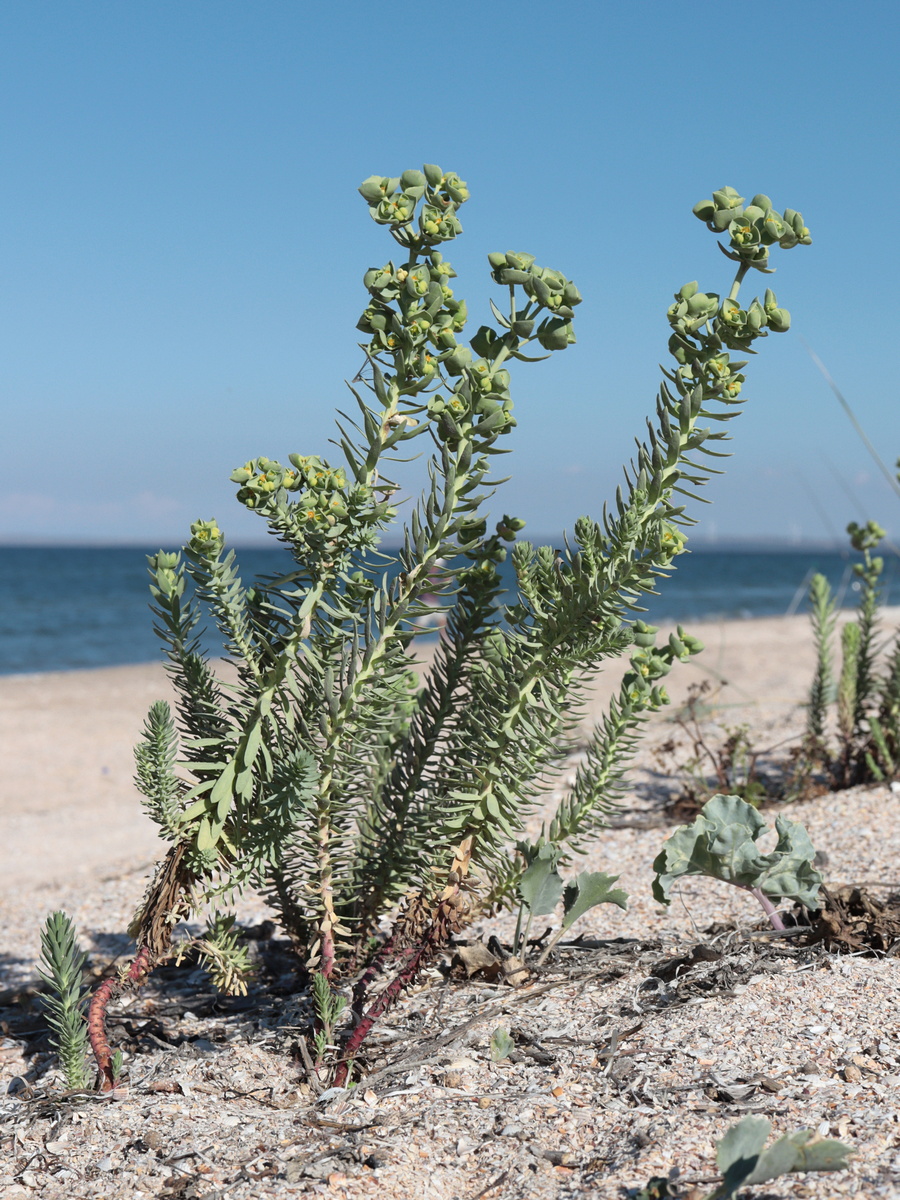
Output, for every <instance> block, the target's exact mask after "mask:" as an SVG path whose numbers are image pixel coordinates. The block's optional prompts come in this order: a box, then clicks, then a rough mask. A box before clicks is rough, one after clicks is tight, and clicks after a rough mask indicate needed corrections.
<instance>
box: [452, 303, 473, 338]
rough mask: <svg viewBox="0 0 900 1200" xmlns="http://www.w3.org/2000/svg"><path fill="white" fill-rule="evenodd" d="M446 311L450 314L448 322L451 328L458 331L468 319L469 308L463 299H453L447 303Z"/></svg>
mask: <svg viewBox="0 0 900 1200" xmlns="http://www.w3.org/2000/svg"><path fill="white" fill-rule="evenodd" d="M447 311H448V312H449V313H450V314H451V315H452V318H453V319H452V320H451V322H450V327H451V329H453V330H454V332H456V333H459V332H460V331H461V330H462V329H464V328H465V324H466V321H467V320H468V319H469V309H468V306H467V305H466V302H465V300H453V301H452V302H450V303H448V304H447Z"/></svg>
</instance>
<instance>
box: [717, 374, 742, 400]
mask: <svg viewBox="0 0 900 1200" xmlns="http://www.w3.org/2000/svg"><path fill="white" fill-rule="evenodd" d="M743 383H744V376H743V375H732V376H731V377H730V378H729V379H726V380H725V382H724V383H723V385H722V391H723V392H724V393H725V395H726V396H727V397H728V399H729V400H736V399H737V397H738V396H739V395H740V393H741V387H742V386H743Z"/></svg>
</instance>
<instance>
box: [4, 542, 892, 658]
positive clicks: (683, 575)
mask: <svg viewBox="0 0 900 1200" xmlns="http://www.w3.org/2000/svg"><path fill="white" fill-rule="evenodd" d="M146 553H147V552H146V551H144V550H142V549H129V548H120V547H116V548H109V547H106V548H102V549H81V548H77V547H62V548H55V547H26V546H0V674H11V673H18V672H23V671H51V670H69V669H74V668H80V667H105V666H114V665H117V664H122V663H138V662H149V661H153V660H157V659H159V657H160V643H159V640H158V639H157V638H156V636H155V635H154V633H153V630H152V624H151V615H150V612H149V610H148V607H147V605H148V600H149V593H148V590H147V572H146V558H145V555H146ZM237 554H238V561H239V563H240V568H241V575H242V578H243V579H244V582H245V583H247V582H249V581H250V580H252V579H253V578H254V577H256V576H260V575H269V574H276V573H278V572H281V571H284V570H288V569H289V568H290V559H289V557H288V555H287V552H286V551H284V550H279V549H277V548H275V549H253V550H239V551H238V552H237ZM849 561H850V560H849V559H848V558H847V557H844V556H842V555H841V554H838V553H833V552H829V551H821V552H814V551H808V550H804V551H774V552H773V551H744V550H712V549H704V550H698V551H695V552H694V553H692V554H687V555H684V556H683V557H682V559H681V560H680V564H679V567H678V570H677V571H676V572H675V574H674V575H673V576H672V577H671V579H669V580H667V581H664V583H663V587H662V592H661V595H660V596H658V597H653V598H651V599H650V600H649V602H648V605H647V607H648V610H649V619H650V620H653V621H666V620H672V621H682V622H690V621H700V620H708V619H712V618H717V617H730V618H733V617H752V616H772V615H780V614H782V613H784V612H786V611H787V610H788V609H789V608H790V607H791V605H792V604H793V605H795V606H796V607H797V609H798V611H801V612H803V611H806V607H807V606H806V603H805V595H804V590H805V587H804V585H805V583H806V581H807V580H808V579H809V576H810V575H811V574H812V573H813V572H814V571H821V572H822V573H823V574H825V575H827V576H828V578H829V580H830V581H831V584H832V587H833V588H835V590H838V591H840V590H841V589H842V587H843V589H844V590H843V603H844V605H845V606H852V605H853V604H854V602H855V600H854V593H853V591H852V590H851V589H852V580H851V578H850V577H849ZM885 574H886V586H885V599H886V602H887V603H894V604H900V570H898V561H897V559H894V558H888V559H887V562H886V572H885ZM510 582H512V573H511V572H510Z"/></svg>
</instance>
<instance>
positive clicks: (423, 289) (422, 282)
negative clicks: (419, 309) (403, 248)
mask: <svg viewBox="0 0 900 1200" xmlns="http://www.w3.org/2000/svg"><path fill="white" fill-rule="evenodd" d="M403 286H404V287H405V289H406V292H407V295H410V296H412V297H413V298H415V299H418V298H419V297H421V296H427V294H428V289H429V288H430V287H431V272H430V271H429V270H428V268H427V267H426V266H424V265H423V264H420V265H419V266H418V267H416V268H415V269H414V270H412V271H410V273H409V274H408V275H407V276H406V281H405V283H404V285H403Z"/></svg>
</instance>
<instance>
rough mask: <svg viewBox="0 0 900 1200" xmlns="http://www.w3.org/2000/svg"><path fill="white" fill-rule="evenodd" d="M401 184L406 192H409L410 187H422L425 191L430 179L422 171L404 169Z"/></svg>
mask: <svg viewBox="0 0 900 1200" xmlns="http://www.w3.org/2000/svg"><path fill="white" fill-rule="evenodd" d="M400 186H401V187H402V188H403V190H404V192H408V191H409V190H410V188H421V189H422V191H424V190H425V188H426V187H427V186H428V179H427V178H426V176H425V175H423V174H422V172H421V171H404V172H403V174H402V175H401V176H400Z"/></svg>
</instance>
